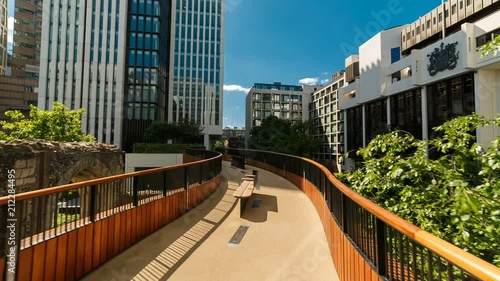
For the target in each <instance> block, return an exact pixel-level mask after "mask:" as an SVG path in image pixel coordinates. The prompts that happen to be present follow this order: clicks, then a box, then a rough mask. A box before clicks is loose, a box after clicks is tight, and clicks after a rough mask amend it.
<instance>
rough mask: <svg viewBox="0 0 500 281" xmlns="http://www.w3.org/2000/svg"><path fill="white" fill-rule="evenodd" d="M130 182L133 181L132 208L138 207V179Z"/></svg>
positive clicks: (135, 178)
mask: <svg viewBox="0 0 500 281" xmlns="http://www.w3.org/2000/svg"><path fill="white" fill-rule="evenodd" d="M132 181H133V184H132V193H133V200H134V206H135V207H137V206H138V205H139V178H138V177H133V178H132Z"/></svg>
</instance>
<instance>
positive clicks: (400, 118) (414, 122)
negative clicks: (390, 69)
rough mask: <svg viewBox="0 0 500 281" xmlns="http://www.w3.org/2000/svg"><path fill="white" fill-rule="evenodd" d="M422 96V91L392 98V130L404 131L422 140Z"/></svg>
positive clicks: (405, 93) (409, 92)
mask: <svg viewBox="0 0 500 281" xmlns="http://www.w3.org/2000/svg"><path fill="white" fill-rule="evenodd" d="M421 99H422V96H421V93H420V90H414V91H408V92H404V93H401V94H398V95H395V96H392V97H391V98H390V101H391V129H398V130H404V131H407V132H409V133H410V134H411V135H412V136H414V137H415V138H417V139H421V138H422V100H421Z"/></svg>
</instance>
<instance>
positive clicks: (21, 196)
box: [0, 154, 222, 205]
mask: <svg viewBox="0 0 500 281" xmlns="http://www.w3.org/2000/svg"><path fill="white" fill-rule="evenodd" d="M217 158H222V154H220V155H218V156H215V157H212V158H209V159H204V160H199V161H195V162H190V163H183V164H177V165H173V166H167V167H160V168H153V169H148V170H144V171H138V172H129V173H124V174H120V175H114V176H109V177H105V178H99V179H93V180H88V181H82V182H77V183H71V184H65V185H60V186H56V187H48V188H44V189H39V190H34V191H28V192H23V193H20V194H17V195H16V200H18V201H21V200H26V199H32V198H35V197H40V196H45V195H50V194H55V193H58V192H63V191H68V190H73V189H77V188H82V187H87V186H92V185H98V184H102V183H106V182H112V181H115V180H122V179H127V178H132V177H137V176H143V175H148V174H153V173H159V172H165V171H170V170H174V169H177V168H183V167H188V166H193V165H196V164H201V163H206V162H209V161H211V160H214V159H217ZM8 201H9V197H8V196H4V197H0V205H5V204H7V203H8Z"/></svg>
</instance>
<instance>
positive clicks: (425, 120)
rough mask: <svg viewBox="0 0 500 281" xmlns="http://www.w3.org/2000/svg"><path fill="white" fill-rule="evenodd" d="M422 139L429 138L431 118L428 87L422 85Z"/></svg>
mask: <svg viewBox="0 0 500 281" xmlns="http://www.w3.org/2000/svg"><path fill="white" fill-rule="evenodd" d="M421 93H422V97H421V99H422V139H423V140H427V139H429V118H428V109H427V87H422V89H421Z"/></svg>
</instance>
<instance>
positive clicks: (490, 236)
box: [337, 114, 500, 266]
mask: <svg viewBox="0 0 500 281" xmlns="http://www.w3.org/2000/svg"><path fill="white" fill-rule="evenodd" d="M492 125H496V126H498V125H500V116H499V117H497V118H494V119H488V120H487V119H485V118H482V117H480V116H478V115H476V114H474V115H471V116H465V117H459V118H456V119H453V120H451V121H448V122H446V123H445V124H443V125H442V126H439V127H437V128H435V130H437V131H438V132H439V133H440V135H441V136H440V137H438V138H436V139H433V140H430V141H422V140H417V139H415V138H414V137H413V136H411V135H409V134H408V133H406V132H402V131H394V132H391V133H389V134H386V135H379V136H377V137H375V139H373V140H372V141H371V142H370V143H369V144H368V146H367V147H366V148H365V149H360V150H359V151H358V154H359V155H360V156H362V158H363V162H362V163H361V167H360V168H358V169H357V170H356V171H353V172H349V173H346V174H337V176H338V177H339V179H340V180H341V181H343V182H345V183H346V184H348V185H349V186H350V187H351V188H352V189H353V190H355V191H357V192H358V193H360V194H362V195H363V196H365V197H367V198H369V199H371V200H372V201H374V202H375V203H377V204H379V205H381V206H382V207H384V208H386V209H388V210H389V211H391V212H393V213H395V214H397V215H399V216H401V217H403V218H405V219H406V220H408V221H410V222H412V223H414V224H416V225H418V226H419V227H421V228H422V229H425V230H427V231H429V232H431V233H433V234H434V235H436V236H438V237H441V238H443V239H445V240H448V241H449V242H451V243H454V244H455V245H457V246H459V247H461V248H463V249H465V250H466V251H469V252H471V253H473V254H475V255H476V256H479V257H481V258H483V259H485V260H486V261H488V262H492V263H494V264H496V265H497V266H499V265H500V253H499V252H498V249H500V234H499V233H500V177H499V174H500V153H499V151H500V137H499V138H497V139H496V140H494V141H493V142H492V143H491V145H490V146H489V148H484V147H482V146H481V145H480V144H478V143H476V142H475V134H471V132H474V131H475V130H476V129H478V128H481V127H484V126H492ZM429 148H430V150H431V152H432V153H433V154H434V155H437V156H434V157H431V158H429V157H427V155H428V151H429Z"/></svg>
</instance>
